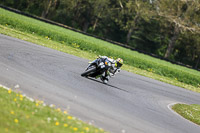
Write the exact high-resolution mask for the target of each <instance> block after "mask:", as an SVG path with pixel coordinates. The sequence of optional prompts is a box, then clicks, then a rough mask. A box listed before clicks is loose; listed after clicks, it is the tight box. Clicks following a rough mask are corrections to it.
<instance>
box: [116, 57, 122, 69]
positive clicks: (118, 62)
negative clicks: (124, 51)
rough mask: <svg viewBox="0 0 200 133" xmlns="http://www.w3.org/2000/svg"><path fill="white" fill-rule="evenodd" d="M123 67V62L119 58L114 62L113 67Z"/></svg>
mask: <svg viewBox="0 0 200 133" xmlns="http://www.w3.org/2000/svg"><path fill="white" fill-rule="evenodd" d="M122 65H123V60H122V59H121V58H118V59H117V60H116V63H115V66H116V67H118V68H120V67H121V66H122Z"/></svg>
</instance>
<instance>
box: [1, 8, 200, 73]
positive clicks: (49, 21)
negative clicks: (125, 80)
mask: <svg viewBox="0 0 200 133" xmlns="http://www.w3.org/2000/svg"><path fill="white" fill-rule="evenodd" d="M0 8H3V9H6V10H9V11H12V12H15V13H17V14H21V15H24V16H28V17H31V18H34V19H37V20H40V21H43V22H46V23H49V24H53V25H57V26H60V27H63V28H66V29H69V30H73V31H75V32H79V33H82V34H85V35H88V36H91V37H94V38H98V39H101V40H104V41H107V42H110V43H113V44H115V45H118V46H121V47H124V48H128V49H130V50H133V51H137V52H139V53H143V54H146V55H149V56H152V57H155V58H158V59H161V60H165V61H168V62H171V63H173V64H176V65H180V66H184V67H188V68H191V69H194V68H192V67H191V66H189V65H185V64H183V63H181V62H175V61H172V60H169V59H167V58H164V57H161V56H157V55H155V54H151V53H148V52H145V51H142V50H139V49H135V48H133V47H131V46H129V45H127V44H123V43H119V42H116V41H112V40H109V39H106V38H102V37H98V36H95V35H92V34H89V33H86V32H83V31H81V30H78V29H75V28H72V27H70V26H67V25H64V24H61V23H57V22H54V21H52V20H48V19H45V18H42V17H38V16H35V15H31V14H28V13H25V12H22V11H20V10H17V9H13V8H10V7H6V6H3V5H0ZM195 70H198V71H200V69H195Z"/></svg>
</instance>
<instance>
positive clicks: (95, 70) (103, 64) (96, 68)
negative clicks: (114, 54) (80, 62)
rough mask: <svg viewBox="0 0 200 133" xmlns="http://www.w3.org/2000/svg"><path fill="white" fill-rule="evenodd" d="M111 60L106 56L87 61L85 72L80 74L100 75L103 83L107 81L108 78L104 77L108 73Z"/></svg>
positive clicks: (85, 75) (87, 75)
mask: <svg viewBox="0 0 200 133" xmlns="http://www.w3.org/2000/svg"><path fill="white" fill-rule="evenodd" d="M111 65H112V64H111V62H110V61H109V60H108V59H107V58H97V59H96V60H94V61H92V62H91V63H90V62H89V65H88V66H87V68H86V70H85V72H83V73H82V74H81V76H83V77H93V78H97V77H100V78H101V80H102V81H103V83H105V84H106V83H107V82H108V79H105V74H106V73H109V69H110V68H111Z"/></svg>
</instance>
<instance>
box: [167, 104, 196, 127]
mask: <svg viewBox="0 0 200 133" xmlns="http://www.w3.org/2000/svg"><path fill="white" fill-rule="evenodd" d="M175 104H186V103H183V102H174V103H170V104H168V105H167V108H168V109H169V110H170V111H171V112H172V113H174V114H175V115H177V116H179V117H180V118H182V119H184V120H186V121H188V122H189V123H191V124H193V125H196V126H198V127H199V125H198V124H196V123H194V122H192V121H190V120H188V119H186V118H184V117H183V116H181V115H180V114H179V113H177V112H176V111H174V110H173V109H172V108H171V107H172V106H173V105H175Z"/></svg>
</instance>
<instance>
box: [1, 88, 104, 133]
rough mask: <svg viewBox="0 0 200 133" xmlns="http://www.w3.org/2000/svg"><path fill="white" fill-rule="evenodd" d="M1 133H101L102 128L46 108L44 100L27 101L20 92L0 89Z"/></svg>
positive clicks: (58, 110) (52, 108)
mask: <svg viewBox="0 0 200 133" xmlns="http://www.w3.org/2000/svg"><path fill="white" fill-rule="evenodd" d="M0 107H1V109H0V132H1V133H4V132H9V133H58V132H59V133H64V132H65V133H66V132H67V133H103V132H105V131H103V130H102V129H99V128H95V127H94V126H92V125H89V124H86V123H84V122H82V121H80V120H78V119H76V118H75V117H73V116H70V115H69V114H67V111H64V112H62V111H61V109H60V108H55V107H49V106H46V105H45V104H44V103H43V101H30V100H29V99H28V98H26V97H24V96H23V95H22V94H20V93H16V92H13V91H12V90H11V89H10V90H6V89H4V88H2V87H0Z"/></svg>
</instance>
